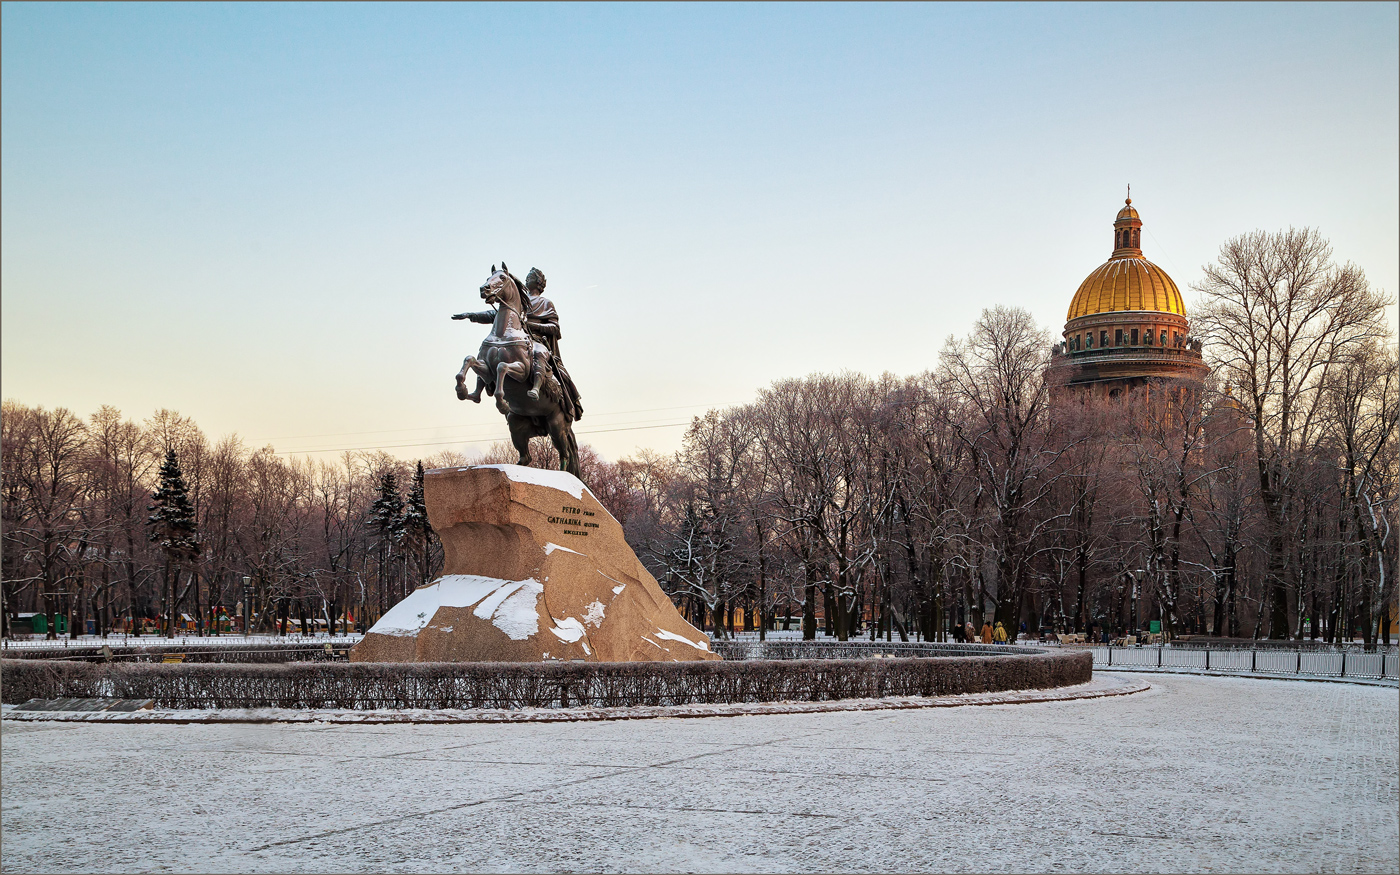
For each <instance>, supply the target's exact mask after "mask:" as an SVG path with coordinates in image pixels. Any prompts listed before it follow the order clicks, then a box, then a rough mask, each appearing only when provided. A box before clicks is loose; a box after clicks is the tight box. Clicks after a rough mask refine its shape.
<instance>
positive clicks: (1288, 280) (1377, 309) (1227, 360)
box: [1195, 228, 1386, 638]
mask: <svg viewBox="0 0 1400 875" xmlns="http://www.w3.org/2000/svg"><path fill="white" fill-rule="evenodd" d="M1204 271H1205V276H1204V278H1203V279H1202V280H1201V281H1200V282H1199V283H1198V284H1196V285H1195V288H1196V289H1197V291H1199V292H1201V294H1202V297H1203V305H1202V306H1201V307H1200V308H1199V309H1198V311H1197V316H1196V321H1195V324H1196V329H1197V330H1198V331H1200V332H1202V333H1203V334H1204V335H1205V337H1206V338H1207V339H1208V340H1209V344H1208V345H1207V351H1208V353H1209V355H1210V357H1211V358H1212V359H1214V364H1215V367H1216V369H1217V372H1218V373H1219V374H1220V375H1221V377H1222V378H1223V379H1225V380H1227V381H1228V382H1229V383H1230V384H1232V385H1233V386H1234V387H1235V388H1236V390H1237V392H1238V398H1239V400H1240V402H1241V403H1242V404H1243V406H1244V412H1245V413H1246V415H1248V416H1249V417H1250V418H1251V419H1252V420H1253V424H1254V449H1255V457H1256V464H1257V468H1258V476H1259V495H1260V498H1261V500H1262V502H1263V509H1264V517H1265V520H1266V522H1267V526H1268V547H1267V550H1266V552H1267V559H1268V566H1267V572H1266V574H1267V583H1268V596H1269V599H1270V615H1269V636H1270V637H1273V638H1287V637H1288V635H1289V624H1288V610H1289V603H1288V595H1289V591H1290V589H1291V588H1296V585H1297V579H1296V572H1297V568H1296V565H1295V563H1294V562H1293V556H1292V553H1293V551H1292V550H1291V549H1290V547H1291V542H1290V540H1289V538H1290V529H1291V528H1292V526H1293V521H1294V517H1295V515H1296V514H1297V513H1298V510H1299V508H1298V506H1297V503H1296V498H1297V486H1298V483H1297V479H1298V472H1299V468H1298V465H1299V460H1300V459H1301V458H1302V457H1303V456H1305V455H1306V452H1307V450H1308V449H1309V448H1310V447H1311V446H1312V445H1313V444H1314V443H1315V442H1316V441H1317V439H1318V437H1319V432H1320V430H1321V429H1322V427H1323V425H1324V423H1323V415H1322V413H1323V410H1322V397H1323V394H1322V389H1323V386H1324V385H1326V383H1327V379H1328V375H1329V373H1330V372H1331V371H1332V370H1333V369H1334V368H1336V367H1338V366H1339V365H1341V364H1342V363H1343V362H1344V361H1345V360H1346V359H1347V358H1348V357H1349V356H1350V355H1351V354H1352V352H1353V350H1355V349H1356V348H1357V347H1358V346H1360V345H1364V344H1365V343H1367V342H1368V341H1370V340H1374V339H1378V338H1380V337H1381V336H1383V334H1384V325H1383V321H1382V314H1383V312H1384V309H1385V305H1386V299H1385V297H1384V296H1383V295H1382V294H1380V293H1379V292H1377V291H1375V290H1373V289H1372V288H1371V286H1370V284H1369V283H1368V282H1367V280H1366V275H1365V274H1364V273H1363V272H1362V271H1361V269H1360V268H1358V267H1356V266H1355V265H1353V264H1345V265H1340V266H1338V265H1336V264H1334V263H1333V262H1332V247H1331V246H1330V244H1328V242H1327V241H1326V240H1324V239H1323V238H1322V236H1321V235H1320V234H1319V233H1318V232H1317V231H1315V230H1313V229H1311V228H1303V229H1301V230H1299V229H1294V228H1290V229H1288V230H1287V231H1280V232H1276V233H1266V232H1264V231H1255V232H1253V233H1250V234H1245V235H1242V236H1239V237H1235V238H1232V239H1231V240H1228V241H1226V243H1225V244H1224V245H1223V246H1222V247H1221V249H1220V256H1219V258H1218V260H1217V262H1216V263H1215V264H1213V265H1206V266H1205V268H1204Z"/></svg>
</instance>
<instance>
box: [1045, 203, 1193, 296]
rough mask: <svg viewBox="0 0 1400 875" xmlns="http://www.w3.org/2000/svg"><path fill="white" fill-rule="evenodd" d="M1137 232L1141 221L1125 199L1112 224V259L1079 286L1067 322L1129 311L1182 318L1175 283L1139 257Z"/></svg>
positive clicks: (1139, 242)
mask: <svg viewBox="0 0 1400 875" xmlns="http://www.w3.org/2000/svg"><path fill="white" fill-rule="evenodd" d="M1141 228H1142V219H1141V218H1139V217H1138V212H1137V210H1135V209H1133V201H1132V199H1131V198H1129V199H1128V200H1126V201H1124V202H1123V209H1121V210H1119V211H1118V216H1117V218H1116V219H1115V220H1114V222H1113V229H1114V231H1113V245H1114V250H1113V255H1112V256H1111V257H1110V258H1109V260H1108V261H1106V262H1104V263H1103V264H1102V265H1100V266H1099V268H1098V270H1096V271H1094V272H1093V273H1091V274H1089V276H1088V277H1087V278H1086V279H1085V280H1084V282H1082V283H1080V284H1079V291H1077V292H1075V293H1074V300H1072V301H1070V304H1069V316H1068V318H1069V319H1078V318H1079V317H1081V316H1093V315H1095V314H1098V313H1115V312H1119V311H1124V312H1127V311H1133V310H1150V311H1153V312H1157V313H1174V314H1176V315H1177V316H1183V317H1184V316H1185V315H1186V305H1185V303H1183V301H1182V300H1181V291H1180V290H1179V289H1177V287H1176V283H1174V282H1172V278H1171V277H1169V276H1167V272H1166V271H1165V270H1162V269H1161V268H1160V267H1158V266H1157V265H1155V264H1153V263H1152V262H1150V261H1148V260H1147V259H1146V258H1143V257H1142V249H1141V245H1142V241H1141V234H1142V231H1141Z"/></svg>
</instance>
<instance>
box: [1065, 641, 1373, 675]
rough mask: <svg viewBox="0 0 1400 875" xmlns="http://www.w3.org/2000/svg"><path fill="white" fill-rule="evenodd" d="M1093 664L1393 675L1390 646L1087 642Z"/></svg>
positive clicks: (1129, 667)
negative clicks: (1332, 647)
mask: <svg viewBox="0 0 1400 875" xmlns="http://www.w3.org/2000/svg"><path fill="white" fill-rule="evenodd" d="M1086 649H1088V650H1090V651H1092V652H1093V654H1094V668H1105V669H1106V668H1114V669H1125V670H1129V671H1131V670H1158V669H1160V670H1162V671H1192V672H1210V673H1211V674H1246V675H1247V674H1258V675H1270V676H1276V675H1298V676H1302V677H1324V678H1368V679H1375V680H1395V679H1396V678H1397V676H1398V675H1400V652H1397V651H1396V649H1395V648H1393V647H1392V648H1383V649H1378V650H1374V651H1370V652H1367V651H1363V650H1356V649H1342V650H1304V649H1301V648H1299V649H1290V648H1283V647H1269V648H1258V649H1250V650H1240V649H1230V650H1211V649H1209V648H1202V647H1163V646H1160V645H1158V646H1147V647H1102V646H1099V647H1090V648H1086Z"/></svg>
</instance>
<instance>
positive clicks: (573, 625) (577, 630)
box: [549, 617, 584, 644]
mask: <svg viewBox="0 0 1400 875" xmlns="http://www.w3.org/2000/svg"><path fill="white" fill-rule="evenodd" d="M549 631H551V632H553V633H554V634H555V635H556V636H558V637H559V639H560V640H561V641H565V642H568V643H569V644H573V643H574V642H575V641H577V640H579V639H580V638H582V637H583V635H584V630H583V624H582V623H580V622H579V621H578V620H575V619H574V618H573V617H565V618H564V619H562V620H556V621H555V623H554V628H553V629H550V630H549Z"/></svg>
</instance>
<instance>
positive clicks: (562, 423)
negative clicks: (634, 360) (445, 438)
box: [457, 264, 581, 477]
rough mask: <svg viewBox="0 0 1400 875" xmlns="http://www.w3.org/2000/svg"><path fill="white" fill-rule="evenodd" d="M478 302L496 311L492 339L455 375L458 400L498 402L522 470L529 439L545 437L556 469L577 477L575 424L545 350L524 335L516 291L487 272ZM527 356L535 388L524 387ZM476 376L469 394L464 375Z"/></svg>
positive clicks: (506, 277) (502, 273)
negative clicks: (533, 363)
mask: <svg viewBox="0 0 1400 875" xmlns="http://www.w3.org/2000/svg"><path fill="white" fill-rule="evenodd" d="M481 299H482V300H483V301H485V302H486V303H488V304H490V305H491V306H493V307H495V308H496V318H495V321H494V322H492V324H491V333H490V334H488V335H486V339H485V340H483V341H482V342H481V349H480V350H479V351H478V352H477V354H476V355H474V356H471V355H469V356H467V357H466V359H465V360H464V361H463V362H462V369H461V370H460V371H458V372H457V397H458V398H460V399H462V400H464V401H466V400H470V401H473V402H476V403H478V404H479V403H480V402H481V390H482V389H485V390H486V391H487V392H488V393H489V394H490V395H491V396H492V397H494V398H495V399H496V409H497V410H499V411H501V412H502V413H504V414H505V416H506V425H507V426H508V427H509V428H510V440H511V443H512V444H514V445H515V449H516V451H517V452H519V453H520V462H519V464H521V465H529V464H530V438H533V437H544V436H546V435H548V436H549V439H550V440H551V441H553V442H554V448H555V449H556V450H558V451H559V467H560V468H561V469H563V470H565V471H568V472H569V473H570V474H573V475H574V476H575V477H579V476H581V475H580V472H579V463H578V441H577V440H576V439H575V438H574V428H573V420H572V419H571V418H570V416H569V414H568V413H567V412H566V408H565V405H564V401H563V391H562V390H561V389H560V387H559V381H558V379H556V378H555V376H554V373H553V369H552V368H550V367H549V355H550V354H549V348H548V347H546V346H545V345H543V344H541V343H539V342H537V341H535V340H533V339H532V338H531V337H530V334H529V332H528V331H526V329H525V315H526V308H525V302H524V300H523V295H522V294H521V291H520V287H519V286H518V285H517V284H516V281H515V278H514V277H512V276H511V275H510V272H509V271H508V270H506V266H505V265H504V264H502V265H501V268H500V270H497V269H496V266H495V265H492V266H491V276H489V277H487V279H486V282H484V283H482V285H481ZM531 356H535V357H538V358H539V360H540V362H539V365H540V366H539V375H540V377H539V382H538V388H535V387H530V386H528V385H527V383H528V381H529V379H530V359H531ZM470 372H475V373H476V389H475V390H474V391H472V392H468V391H467V374H468V373H470Z"/></svg>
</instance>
